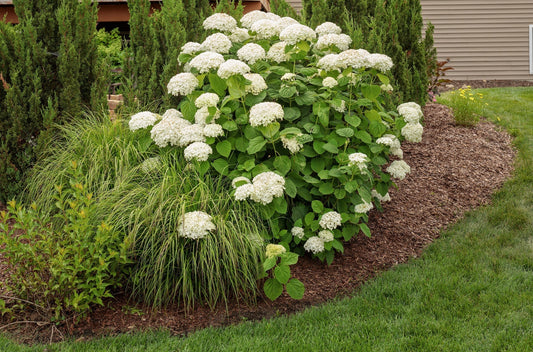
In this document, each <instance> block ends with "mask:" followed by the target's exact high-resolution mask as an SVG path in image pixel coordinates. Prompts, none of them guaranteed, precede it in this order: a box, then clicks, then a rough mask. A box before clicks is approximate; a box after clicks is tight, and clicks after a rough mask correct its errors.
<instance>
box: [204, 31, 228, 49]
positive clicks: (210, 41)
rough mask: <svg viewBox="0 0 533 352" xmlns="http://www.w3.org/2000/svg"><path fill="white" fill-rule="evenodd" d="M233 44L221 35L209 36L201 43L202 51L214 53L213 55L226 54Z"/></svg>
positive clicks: (225, 36)
mask: <svg viewBox="0 0 533 352" xmlns="http://www.w3.org/2000/svg"><path fill="white" fill-rule="evenodd" d="M232 45H233V43H232V42H231V40H230V39H229V38H228V36H227V35H225V34H223V33H215V34H211V35H210V36H209V37H207V38H205V40H204V41H203V42H202V50H205V51H214V52H215V53H220V54H227V53H229V49H231V46H232Z"/></svg>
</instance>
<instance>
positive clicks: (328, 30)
mask: <svg viewBox="0 0 533 352" xmlns="http://www.w3.org/2000/svg"><path fill="white" fill-rule="evenodd" d="M315 32H316V34H318V36H319V37H321V36H324V35H327V34H341V33H342V29H341V27H339V26H337V25H336V24H335V23H333V22H324V23H322V24H321V25H319V26H317V27H316V29H315Z"/></svg>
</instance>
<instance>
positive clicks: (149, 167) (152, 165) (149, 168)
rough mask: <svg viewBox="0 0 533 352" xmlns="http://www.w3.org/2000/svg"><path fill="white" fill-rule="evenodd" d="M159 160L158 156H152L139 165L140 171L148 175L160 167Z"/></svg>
mask: <svg viewBox="0 0 533 352" xmlns="http://www.w3.org/2000/svg"><path fill="white" fill-rule="evenodd" d="M161 165H162V164H161V159H160V158H159V157H158V156H154V157H152V158H148V159H146V160H145V161H143V163H142V164H141V170H142V171H143V172H144V173H146V174H149V173H150V172H153V171H155V170H157V169H159V168H160V167H161Z"/></svg>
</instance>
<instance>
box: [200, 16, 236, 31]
mask: <svg viewBox="0 0 533 352" xmlns="http://www.w3.org/2000/svg"><path fill="white" fill-rule="evenodd" d="M203 26H204V29H206V30H210V29H212V30H217V31H221V32H231V31H233V30H234V29H235V28H236V27H237V20H235V18H233V17H232V16H230V15H228V14H225V13H215V14H213V15H211V16H209V17H207V18H206V19H205V20H204V23H203Z"/></svg>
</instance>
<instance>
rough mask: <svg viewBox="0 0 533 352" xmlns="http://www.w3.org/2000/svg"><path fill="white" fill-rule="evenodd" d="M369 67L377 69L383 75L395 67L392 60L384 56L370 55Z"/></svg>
mask: <svg viewBox="0 0 533 352" xmlns="http://www.w3.org/2000/svg"><path fill="white" fill-rule="evenodd" d="M367 60H368V67H370V68H375V69H376V70H378V71H381V72H383V73H385V72H388V71H390V69H391V68H392V66H394V64H393V62H392V59H391V58H390V57H388V56H387V55H384V54H370V55H368V58H367Z"/></svg>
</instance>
